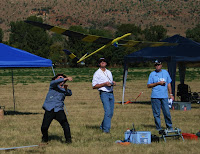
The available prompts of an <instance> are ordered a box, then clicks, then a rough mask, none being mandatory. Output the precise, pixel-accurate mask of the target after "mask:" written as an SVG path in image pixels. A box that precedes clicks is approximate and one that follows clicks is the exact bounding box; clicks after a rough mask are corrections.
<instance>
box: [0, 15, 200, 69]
mask: <svg viewBox="0 0 200 154" xmlns="http://www.w3.org/2000/svg"><path fill="white" fill-rule="evenodd" d="M27 20H31V21H37V22H41V23H43V19H42V18H40V17H36V16H30V17H28V18H27ZM69 30H73V31H76V32H80V33H84V34H91V35H98V36H102V37H107V38H115V37H118V36H122V35H124V34H126V33H132V35H131V36H129V37H128V38H126V39H128V40H138V41H155V42H156V41H161V40H163V39H165V38H167V37H168V36H167V30H166V29H165V28H164V27H163V26H162V25H155V26H149V27H146V28H145V29H142V28H141V27H140V26H136V25H135V24H121V25H119V26H118V27H117V29H116V32H115V33H113V32H112V31H109V30H103V29H95V28H84V27H82V26H71V27H69ZM186 37H187V38H190V39H192V40H194V41H196V42H200V24H198V25H197V26H196V27H194V28H193V29H188V30H187V31H186ZM0 42H3V30H2V29H1V28H0ZM3 43H5V44H8V45H10V46H13V47H15V48H19V49H22V50H25V51H27V52H30V53H33V54H35V55H38V56H41V57H44V58H48V59H51V60H52V62H53V63H54V64H55V65H59V66H74V67H75V66H77V65H76V64H74V63H73V62H72V60H71V59H70V58H69V57H68V56H67V55H65V53H64V52H63V49H68V50H70V51H71V52H73V53H74V54H75V55H76V56H77V57H79V58H80V57H82V56H83V55H84V54H85V53H91V52H93V51H95V50H96V49H98V48H99V47H101V46H102V45H99V44H95V43H85V42H81V41H79V40H75V39H73V38H70V37H66V36H63V35H60V34H56V33H50V32H48V31H46V30H43V29H41V28H39V27H35V26H32V25H30V24H27V23H25V22H24V21H16V22H10V35H9V40H8V41H7V42H3ZM137 50H140V47H136V48H127V47H118V48H116V47H114V46H110V47H108V48H106V49H104V50H102V51H100V52H98V53H96V54H94V55H93V56H91V57H89V58H88V59H87V60H86V64H87V65H88V66H96V65H97V63H96V61H97V60H98V59H99V58H100V57H105V58H106V59H108V60H109V65H111V66H121V65H123V59H124V56H125V55H127V54H130V53H132V52H134V51H137Z"/></svg>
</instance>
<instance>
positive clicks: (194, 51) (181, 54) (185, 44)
mask: <svg viewBox="0 0 200 154" xmlns="http://www.w3.org/2000/svg"><path fill="white" fill-rule="evenodd" d="M162 42H169V43H178V45H176V46H162V47H148V48H144V49H142V50H139V51H136V52H133V53H131V54H129V55H127V56H125V57H124V74H123V95H122V103H123V102H124V93H125V85H126V79H127V74H128V64H129V63H134V62H143V61H155V60H156V59H159V60H161V61H165V62H167V65H168V71H169V74H170V76H171V78H172V92H173V94H174V96H175V76H176V64H177V62H178V63H179V74H180V82H181V83H182V84H183V83H184V79H185V69H186V66H185V62H200V44H199V43H197V42H195V41H192V40H190V39H187V38H184V37H182V36H180V35H174V36H172V37H169V38H167V39H165V40H163V41H162Z"/></svg>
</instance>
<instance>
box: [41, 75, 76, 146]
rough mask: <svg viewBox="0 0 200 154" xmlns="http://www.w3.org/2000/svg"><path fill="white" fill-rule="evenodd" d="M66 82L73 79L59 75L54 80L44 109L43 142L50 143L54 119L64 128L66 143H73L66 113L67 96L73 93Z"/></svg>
mask: <svg viewBox="0 0 200 154" xmlns="http://www.w3.org/2000/svg"><path fill="white" fill-rule="evenodd" d="M66 81H72V78H71V77H67V76H65V75H64V74H57V75H56V76H54V77H53V78H52V81H51V83H50V86H49V91H48V93H47V96H46V99H45V102H44V104H43V109H44V110H45V114H44V118H43V122H42V126H41V132H42V135H43V136H42V142H48V129H49V126H50V124H51V122H52V120H53V119H56V120H57V121H58V122H59V123H60V125H61V126H62V128H63V131H64V135H65V139H66V143H71V142H72V140H71V132H70V127H69V123H68V121H67V117H66V115H65V112H64V109H63V107H64V100H65V96H71V95H72V92H71V90H70V89H68V88H67V85H65V82H66Z"/></svg>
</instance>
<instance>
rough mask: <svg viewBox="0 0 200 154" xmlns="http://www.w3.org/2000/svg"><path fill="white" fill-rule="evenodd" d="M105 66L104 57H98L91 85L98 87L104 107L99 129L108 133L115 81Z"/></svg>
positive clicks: (112, 109) (94, 87) (112, 110)
mask: <svg viewBox="0 0 200 154" xmlns="http://www.w3.org/2000/svg"><path fill="white" fill-rule="evenodd" d="M106 66H107V62H106V60H105V58H100V59H99V69H98V70H97V71H96V72H95V73H94V75H93V80H92V87H93V89H98V91H99V94H100V98H101V101H102V104H103V108H104V119H103V121H102V123H101V126H100V129H101V130H102V131H103V132H105V133H109V132H110V127H111V119H112V116H113V112H114V101H115V100H114V95H113V86H115V85H116V83H115V81H113V77H112V73H111V72H110V71H109V70H107V69H106Z"/></svg>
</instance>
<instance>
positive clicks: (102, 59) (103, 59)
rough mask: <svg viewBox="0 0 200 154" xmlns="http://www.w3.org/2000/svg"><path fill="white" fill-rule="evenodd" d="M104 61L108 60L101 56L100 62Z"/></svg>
mask: <svg viewBox="0 0 200 154" xmlns="http://www.w3.org/2000/svg"><path fill="white" fill-rule="evenodd" d="M102 61H104V62H107V61H106V59H105V58H99V64H100V63H101V62H102Z"/></svg>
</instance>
